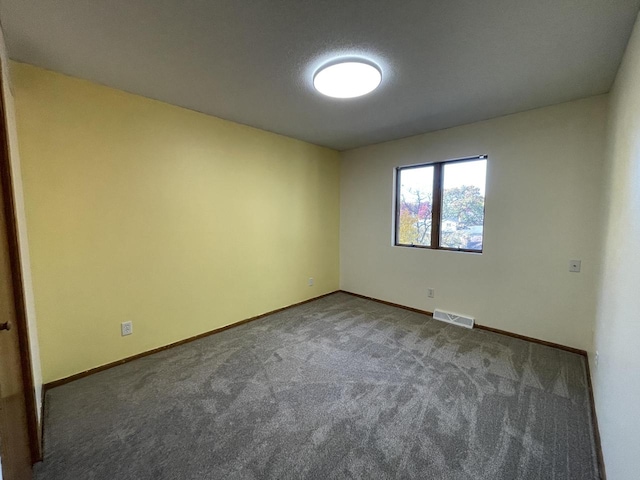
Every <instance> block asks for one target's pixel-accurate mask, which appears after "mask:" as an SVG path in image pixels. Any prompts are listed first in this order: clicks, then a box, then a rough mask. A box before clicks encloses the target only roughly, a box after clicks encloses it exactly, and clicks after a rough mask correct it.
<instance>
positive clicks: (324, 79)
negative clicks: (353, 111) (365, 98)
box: [313, 60, 382, 98]
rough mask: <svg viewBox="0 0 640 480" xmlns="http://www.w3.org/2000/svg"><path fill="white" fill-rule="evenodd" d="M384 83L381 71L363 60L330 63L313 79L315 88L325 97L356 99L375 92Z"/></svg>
mask: <svg viewBox="0 0 640 480" xmlns="http://www.w3.org/2000/svg"><path fill="white" fill-rule="evenodd" d="M381 81H382V72H380V69H379V68H378V67H377V66H375V65H373V64H371V63H368V62H364V61H361V60H347V61H344V62H338V63H335V62H334V63H330V64H328V65H325V66H324V67H322V68H320V69H319V70H318V71H317V72H316V74H315V75H314V77H313V86H314V87H315V88H316V90H318V91H319V92H320V93H322V94H323V95H327V96H328V97H334V98H354V97H360V96H362V95H366V94H367V93H370V92H372V91H374V90H375V89H376V88H378V85H380V82H381Z"/></svg>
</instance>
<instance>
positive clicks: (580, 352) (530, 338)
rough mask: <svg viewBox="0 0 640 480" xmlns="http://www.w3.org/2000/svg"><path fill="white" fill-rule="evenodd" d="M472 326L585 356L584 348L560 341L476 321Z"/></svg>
mask: <svg viewBox="0 0 640 480" xmlns="http://www.w3.org/2000/svg"><path fill="white" fill-rule="evenodd" d="M473 328H478V329H480V330H485V331H487V332H493V333H498V334H500V335H506V336H508V337H513V338H518V339H520V340H525V341H527V342H532V343H538V344H540V345H545V346H547V347H553V348H559V349H560V350H565V351H567V352H571V353H575V354H577V355H582V356H584V357H586V356H587V352H586V351H585V350H580V349H579V348H574V347H568V346H566V345H562V344H560V343H553V342H548V341H546V340H540V339H538V338H533V337H527V336H526V335H520V334H519V333H513V332H509V331H507V330H500V329H499V328H493V327H487V326H486V325H479V324H477V323H476V324H475V325H474V327H473Z"/></svg>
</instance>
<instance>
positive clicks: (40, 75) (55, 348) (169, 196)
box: [11, 63, 340, 382]
mask: <svg viewBox="0 0 640 480" xmlns="http://www.w3.org/2000/svg"><path fill="white" fill-rule="evenodd" d="M11 67H12V72H11V73H12V78H13V85H14V89H15V97H16V113H17V123H18V135H19V144H20V151H21V157H22V167H23V177H24V178H23V180H24V192H25V203H26V217H27V225H28V228H29V238H30V253H31V258H32V270H33V283H34V292H35V299H36V311H37V315H38V330H39V338H40V349H41V352H40V353H41V358H42V370H43V379H44V381H45V382H50V381H52V380H56V379H59V378H63V377H66V376H69V375H72V374H74V373H77V372H80V371H83V370H86V369H89V368H92V367H96V366H99V365H102V364H105V363H108V362H112V361H115V360H118V359H121V358H124V357H127V356H130V355H134V354H136V353H140V352H144V351H147V350H149V349H152V348H155V347H158V346H162V345H166V344H168V343H171V342H175V341H177V340H180V339H183V338H187V337H190V336H193V335H196V334H199V333H202V332H206V331H209V330H212V329H215V328H217V327H221V326H223V325H227V324H231V323H234V322H237V321H240V320H242V319H245V318H248V317H251V316H254V315H258V314H261V313H264V312H267V311H270V310H274V309H276V308H280V307H283V306H286V305H290V304H293V303H296V302H299V301H302V300H305V299H308V298H311V297H315V296H318V295H321V294H324V293H327V292H331V291H334V290H336V289H338V288H339V239H338V235H339V203H340V198H339V195H340V188H339V183H340V180H339V175H340V165H339V162H340V157H339V154H338V153H337V152H335V151H332V150H329V149H326V148H321V147H318V146H314V145H310V144H308V143H305V142H301V141H298V140H293V139H290V138H286V137H283V136H280V135H275V134H272V133H268V132H265V131H261V130H257V129H254V128H250V127H246V126H242V125H238V124H235V123H232V122H228V121H225V120H221V119H218V118H214V117H210V116H207V115H204V114H201V113H197V112H193V111H190V110H186V109H182V108H179V107H175V106H171V105H167V104H164V103H161V102H157V101H154V100H149V99H146V98H143V97H139V96H135V95H132V94H128V93H125V92H121V91H118V90H114V89H110V88H107V87H103V86H99V85H96V84H93V83H90V82H87V81H83V80H79V79H74V78H70V77H67V76H64V75H61V74H57V73H53V72H50V71H46V70H43V69H40V68H36V67H33V66H29V65H24V64H19V63H12V64H11ZM214 93H215V92H212V94H214ZM309 277H314V278H315V285H314V286H313V287H309V286H308V285H307V279H308V278H309ZM126 320H132V321H133V330H134V333H133V335H131V336H127V337H122V336H120V322H123V321H126Z"/></svg>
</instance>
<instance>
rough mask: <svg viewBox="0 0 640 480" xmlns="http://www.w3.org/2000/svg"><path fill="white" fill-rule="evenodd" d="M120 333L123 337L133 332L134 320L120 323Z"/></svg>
mask: <svg viewBox="0 0 640 480" xmlns="http://www.w3.org/2000/svg"><path fill="white" fill-rule="evenodd" d="M120 333H121V334H122V336H123V337H124V336H125V335H131V334H132V333H133V322H122V323H121V324H120Z"/></svg>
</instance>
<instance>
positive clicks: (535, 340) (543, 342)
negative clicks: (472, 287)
mask: <svg viewBox="0 0 640 480" xmlns="http://www.w3.org/2000/svg"><path fill="white" fill-rule="evenodd" d="M340 291H341V292H342V293H346V294H348V295H353V296H354V297H359V298H364V299H366V300H372V301H374V302H377V303H382V304H384V305H389V306H391V307H397V308H402V309H403V310H409V311H410V312H416V313H421V314H423V315H429V316H430V317H433V312H429V311H428V310H420V309H419V308H413V307H407V306H406V305H400V304H399V303H393V302H387V301H386V300H380V299H378V298H373V297H367V296H366V295H360V294H359V293H353V292H348V291H346V290H340ZM473 328H477V329H479V330H486V331H488V332H493V333H498V334H500V335H506V336H508V337H514V338H519V339H520V340H526V341H528V342H533V343H539V344H540V345H546V346H547V347H553V348H559V349H560V350H566V351H567V352H571V353H576V354H578V355H584V356H585V357H586V356H587V352H586V351H585V350H580V349H579V348H573V347H568V346H566V345H562V344H560V343H553V342H548V341H546V340H540V339H538V338H533V337H527V336H526V335H520V334H519V333H512V332H509V331H507V330H500V329H498V328H493V327H487V326H485V325H479V324H477V323H476V324H475V325H474V327H473Z"/></svg>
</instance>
